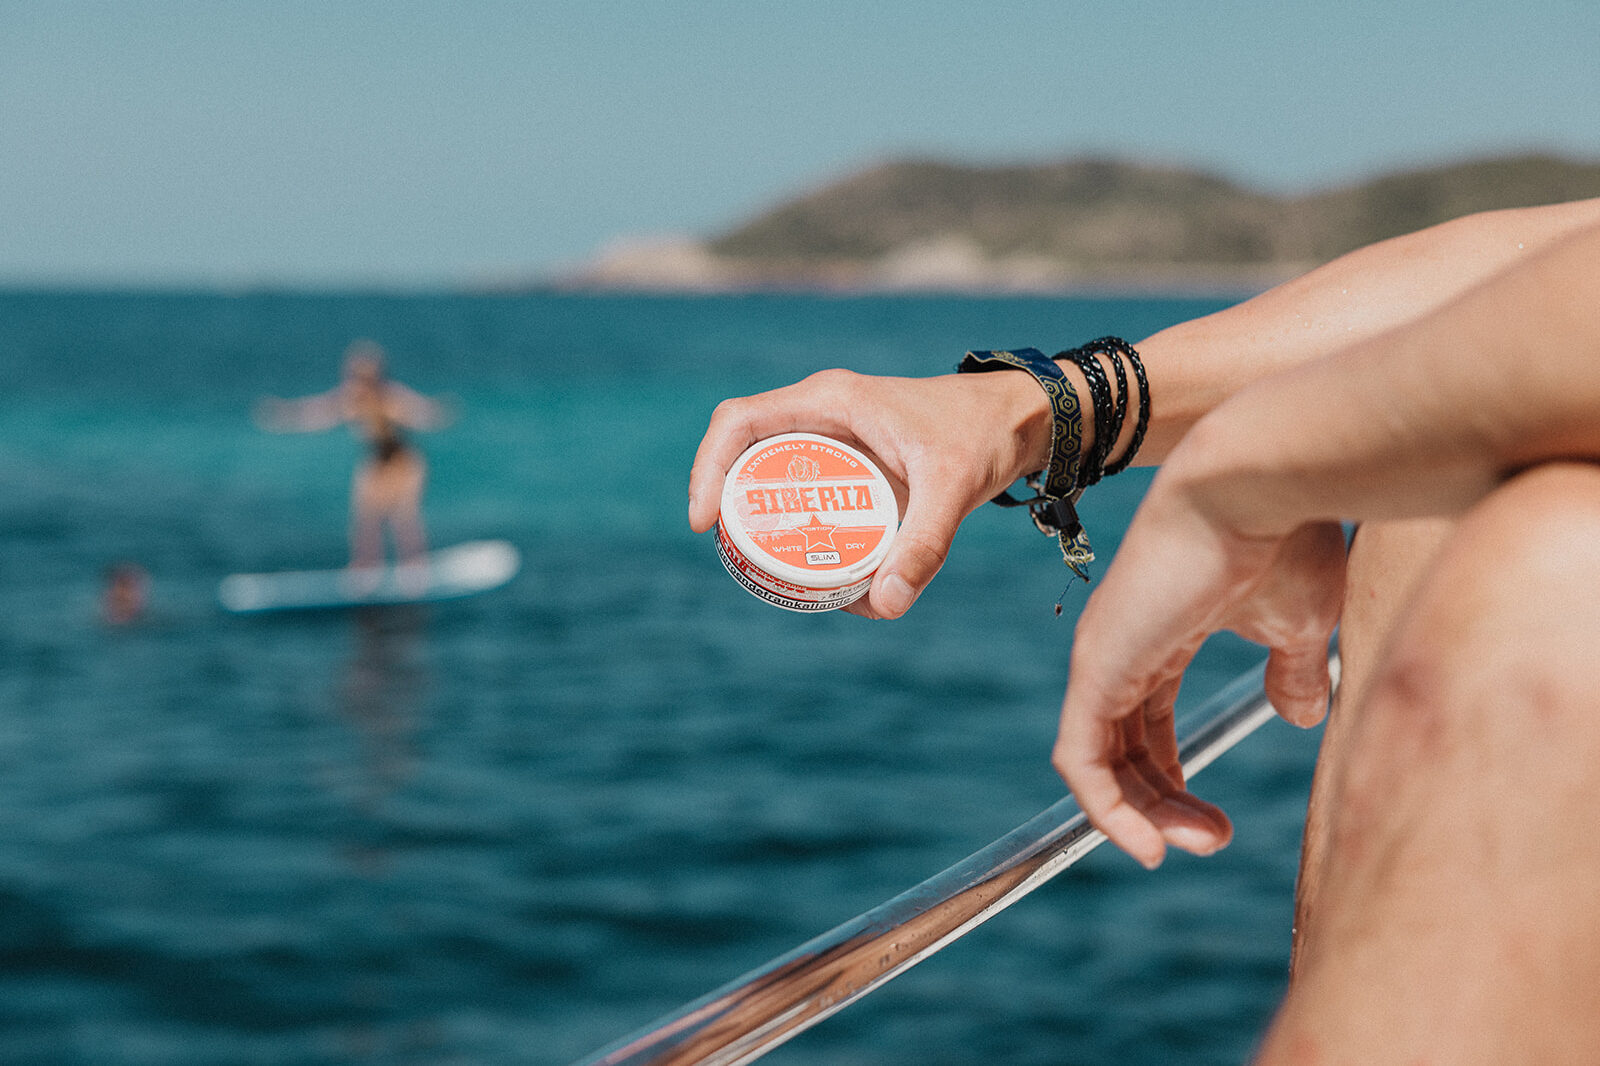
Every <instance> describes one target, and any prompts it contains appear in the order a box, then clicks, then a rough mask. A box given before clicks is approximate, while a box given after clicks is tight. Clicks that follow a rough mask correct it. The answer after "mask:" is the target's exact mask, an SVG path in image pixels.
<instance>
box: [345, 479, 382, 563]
mask: <svg viewBox="0 0 1600 1066" xmlns="http://www.w3.org/2000/svg"><path fill="white" fill-rule="evenodd" d="M383 511H384V499H383V492H382V469H381V467H379V466H378V465H377V464H375V463H371V462H368V463H363V464H361V466H359V467H357V468H356V472H355V477H354V478H353V479H352V481H351V484H350V565H351V566H352V567H372V566H378V565H380V564H381V563H382V562H383Z"/></svg>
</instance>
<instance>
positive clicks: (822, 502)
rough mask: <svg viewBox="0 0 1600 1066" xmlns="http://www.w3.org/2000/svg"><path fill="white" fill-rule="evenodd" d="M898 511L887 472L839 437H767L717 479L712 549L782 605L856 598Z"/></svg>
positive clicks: (815, 606)
mask: <svg viewBox="0 0 1600 1066" xmlns="http://www.w3.org/2000/svg"><path fill="white" fill-rule="evenodd" d="M898 514H899V512H898V510H897V509H896V505H895V499H894V491H893V490H892V489H891V488H890V486H889V480H888V478H886V477H884V476H883V472H882V471H880V470H879V469H878V468H877V467H876V466H874V465H873V463H872V461H871V460H870V459H868V458H867V457H866V456H865V455H863V454H861V453H860V452H859V451H857V450H855V449H854V448H852V447H850V446H849V445H847V444H841V443H840V442H839V441H836V440H830V439H829V438H827V437H820V436H817V435H815V434H812V433H785V434H783V435H782V436H778V437H768V438H767V439H766V440H763V441H760V442H758V443H756V444H755V445H753V446H752V447H751V448H750V449H749V450H747V451H746V452H745V453H744V454H743V455H741V456H739V459H738V461H737V462H735V463H734V464H733V468H732V469H731V470H729V471H728V477H727V480H726V481H724V482H723V485H722V511H721V514H720V515H719V517H718V521H717V555H718V557H719V558H721V559H722V565H723V566H725V567H727V568H728V573H730V574H732V575H733V576H734V578H735V580H737V581H738V582H739V584H741V585H743V586H744V587H745V588H746V589H748V590H749V591H750V592H751V594H753V595H755V596H759V597H760V598H761V599H763V600H766V601H767V602H768V603H773V604H776V605H778V606H779V607H782V608H784V609H786V610H790V611H832V610H835V609H837V608H840V607H843V606H845V605H846V604H848V603H853V602H854V601H856V600H858V599H860V598H861V596H862V595H864V594H865V593H866V591H867V588H868V586H870V585H871V584H872V575H873V574H874V573H876V572H877V569H878V566H879V564H881V563H882V562H883V560H884V557H885V556H886V555H888V554H889V545H890V544H891V543H892V542H893V541H894V534H895V530H896V529H897V528H898V521H897V518H898Z"/></svg>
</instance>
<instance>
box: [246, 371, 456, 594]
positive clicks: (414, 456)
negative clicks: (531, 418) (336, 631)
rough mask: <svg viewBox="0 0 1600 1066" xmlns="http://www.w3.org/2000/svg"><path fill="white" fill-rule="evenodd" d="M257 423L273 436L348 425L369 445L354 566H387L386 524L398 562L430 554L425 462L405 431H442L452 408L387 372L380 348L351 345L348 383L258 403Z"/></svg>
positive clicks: (353, 525) (355, 483)
mask: <svg viewBox="0 0 1600 1066" xmlns="http://www.w3.org/2000/svg"><path fill="white" fill-rule="evenodd" d="M255 420H256V423H257V424H258V425H259V426H261V427H262V428H263V429H266V430H269V431H271V432H274V433H316V432H321V431H323V430H328V429H332V428H334V427H335V426H338V425H341V424H347V425H349V426H350V427H351V428H352V429H353V430H354V431H355V432H356V433H357V434H359V435H360V436H361V438H362V439H363V440H364V441H365V442H366V445H367V455H366V458H365V459H363V460H362V462H361V463H360V465H358V466H357V467H356V471H355V475H354V477H353V478H352V480H351V484H350V565H351V567H352V568H371V567H377V566H380V565H382V563H383V528H384V526H385V525H387V526H388V527H389V531H390V533H391V535H392V536H393V538H394V543H395V551H396V554H397V555H398V556H399V558H400V561H401V562H414V561H416V560H419V559H420V558H421V557H422V556H423V555H424V554H425V553H426V552H427V550H428V545H427V536H426V534H425V532H424V530H423V524H422V490H423V487H424V486H425V484H426V482H427V478H428V464H427V462H426V460H424V459H423V457H422V453H421V452H420V451H419V450H418V449H417V447H416V445H414V444H413V443H411V441H410V440H408V439H407V437H406V435H405V433H404V432H403V431H404V430H408V429H409V430H432V429H439V428H441V427H443V426H445V425H447V424H448V423H449V422H450V411H449V409H448V408H447V407H445V405H443V404H442V403H440V402H439V401H437V400H433V399H430V398H428V397H426V396H423V395H422V394H421V393H418V392H416V391H414V390H412V389H409V388H407V387H406V386H404V385H402V384H400V383H399V382H397V381H391V380H389V379H388V378H387V377H385V375H384V354H383V349H382V348H381V347H379V346H378V345H377V344H375V343H373V342H372V341H368V340H358V341H356V342H355V343H353V344H351V345H350V347H349V348H348V349H347V350H346V351H345V356H344V380H343V381H341V382H340V383H339V385H338V386H337V387H336V388H334V389H332V390H330V391H328V392H324V393H319V394H317V395H315V396H306V397H302V398H300V399H293V400H284V399H279V398H277V397H266V398H264V399H262V400H261V401H260V402H258V403H257V404H256V408H255Z"/></svg>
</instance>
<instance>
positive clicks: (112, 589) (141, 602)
mask: <svg viewBox="0 0 1600 1066" xmlns="http://www.w3.org/2000/svg"><path fill="white" fill-rule="evenodd" d="M149 589H150V576H149V575H148V574H146V573H145V571H144V567H142V566H139V565H138V564H137V563H118V564H116V565H115V566H113V567H110V568H109V569H107V570H106V583H105V590H104V592H102V593H101V596H100V617H101V618H102V619H103V620H104V621H105V623H106V624H107V625H113V626H125V625H128V624H129V623H131V622H136V621H138V620H139V619H140V618H141V617H143V615H144V608H145V602H146V600H147V599H148V594H149Z"/></svg>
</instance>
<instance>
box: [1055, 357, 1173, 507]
mask: <svg viewBox="0 0 1600 1066" xmlns="http://www.w3.org/2000/svg"><path fill="white" fill-rule="evenodd" d="M1101 355H1107V356H1109V357H1110V358H1111V367H1112V369H1113V370H1114V371H1115V372H1116V375H1117V394H1116V398H1115V400H1113V399H1112V398H1111V397H1110V396H1108V395H1107V393H1108V392H1109V391H1110V385H1109V383H1108V382H1107V380H1106V376H1105V368H1104V367H1102V366H1101V365H1100V359H1099V357H1100V356H1101ZM1055 357H1056V358H1057V359H1070V360H1071V361H1072V362H1073V363H1075V364H1076V365H1077V366H1078V368H1079V369H1080V370H1082V371H1083V376H1084V377H1085V378H1086V379H1087V380H1088V382H1089V392H1090V396H1091V398H1092V399H1093V402H1094V407H1095V412H1094V414H1095V442H1094V448H1093V454H1092V455H1091V456H1087V457H1085V463H1084V468H1083V469H1082V470H1081V471H1080V473H1079V478H1080V482H1079V484H1080V487H1083V488H1087V487H1088V486H1090V485H1093V484H1094V483H1095V482H1097V481H1099V480H1100V479H1101V478H1103V477H1106V476H1107V475H1110V474H1120V473H1122V471H1124V470H1126V469H1128V467H1129V466H1130V465H1132V463H1133V457H1134V456H1135V455H1136V454H1137V453H1138V451H1139V446H1140V445H1141V444H1143V443H1144V435H1145V432H1146V430H1148V429H1149V426H1150V381H1149V379H1148V378H1147V377H1146V376H1145V372H1144V364H1143V363H1142V362H1140V361H1139V353H1138V352H1137V351H1135V350H1134V348H1133V345H1131V344H1129V343H1128V342H1127V341H1125V340H1123V339H1122V338H1120V337H1100V338H1098V339H1096V340H1092V341H1090V342H1089V343H1088V344H1084V345H1080V346H1079V347H1077V348H1071V349H1068V350H1067V351H1064V352H1058V353H1056V356H1055ZM1123 360H1126V361H1127V363H1128V365H1129V366H1130V367H1132V368H1133V376H1134V380H1135V381H1137V382H1138V384H1139V413H1138V417H1137V420H1136V421H1135V422H1134V427H1133V437H1132V439H1131V440H1130V441H1129V442H1128V449H1127V451H1125V452H1123V453H1122V456H1121V457H1120V458H1119V459H1117V461H1116V462H1114V463H1113V462H1108V461H1107V460H1108V459H1109V457H1110V454H1111V449H1112V448H1114V447H1116V442H1117V438H1118V437H1120V436H1121V435H1122V425H1123V422H1124V421H1125V420H1126V418H1127V413H1128V378H1127V375H1126V373H1125V372H1124V371H1123V367H1122V363H1123Z"/></svg>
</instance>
